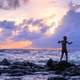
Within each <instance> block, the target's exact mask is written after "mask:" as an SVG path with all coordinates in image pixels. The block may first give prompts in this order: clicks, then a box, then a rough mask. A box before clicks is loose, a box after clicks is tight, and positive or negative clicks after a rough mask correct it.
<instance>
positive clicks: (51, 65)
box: [47, 59, 75, 72]
mask: <svg viewBox="0 0 80 80" xmlns="http://www.w3.org/2000/svg"><path fill="white" fill-rule="evenodd" d="M71 66H75V65H74V64H71V63H69V62H66V61H61V62H57V61H52V59H49V60H48V62H47V67H48V69H49V70H54V71H60V72H61V71H64V70H65V69H67V68H69V67H71Z"/></svg>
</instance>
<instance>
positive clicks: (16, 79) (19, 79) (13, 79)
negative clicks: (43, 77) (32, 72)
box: [5, 78, 22, 80]
mask: <svg viewBox="0 0 80 80" xmlns="http://www.w3.org/2000/svg"><path fill="white" fill-rule="evenodd" d="M5 80H22V79H21V78H9V79H5Z"/></svg>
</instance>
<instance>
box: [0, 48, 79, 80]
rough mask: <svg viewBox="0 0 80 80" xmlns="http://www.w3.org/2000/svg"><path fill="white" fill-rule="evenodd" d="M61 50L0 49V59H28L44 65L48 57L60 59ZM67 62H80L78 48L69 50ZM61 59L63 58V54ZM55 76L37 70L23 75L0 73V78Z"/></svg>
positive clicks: (38, 79) (44, 79) (27, 79)
mask: <svg viewBox="0 0 80 80" xmlns="http://www.w3.org/2000/svg"><path fill="white" fill-rule="evenodd" d="M60 55H61V51H59V50H26V49H20V50H19V49H11V50H9V49H6V50H0V61H1V60H3V59H4V58H6V59H8V60H10V61H12V62H14V61H24V60H25V61H30V62H33V63H35V64H38V65H45V64H46V63H47V61H48V60H49V59H53V60H54V61H59V60H60ZM68 58H69V62H71V63H75V64H76V65H77V64H80V50H74V51H69V53H68ZM63 60H65V55H64V58H63ZM44 73H45V74H44ZM51 76H57V75H53V74H50V73H47V72H43V73H40V72H37V73H36V74H33V75H25V76H19V77H17V76H6V75H1V76H0V80H19V78H20V80H47V79H48V77H51Z"/></svg>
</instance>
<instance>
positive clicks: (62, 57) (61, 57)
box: [60, 51, 64, 61]
mask: <svg viewBox="0 0 80 80" xmlns="http://www.w3.org/2000/svg"><path fill="white" fill-rule="evenodd" d="M63 55H64V51H62V53H61V58H60V61H62V58H63Z"/></svg>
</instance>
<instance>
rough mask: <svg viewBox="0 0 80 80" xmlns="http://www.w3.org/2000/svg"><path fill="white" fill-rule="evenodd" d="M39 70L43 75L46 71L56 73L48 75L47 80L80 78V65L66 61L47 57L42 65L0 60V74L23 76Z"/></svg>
mask: <svg viewBox="0 0 80 80" xmlns="http://www.w3.org/2000/svg"><path fill="white" fill-rule="evenodd" d="M39 72H40V73H42V74H43V75H47V72H51V73H52V74H53V75H54V74H56V75H57V76H52V77H49V78H48V80H80V65H75V64H73V63H70V62H66V61H61V62H57V61H53V60H52V59H49V60H48V61H47V63H46V64H45V65H44V66H43V65H37V64H34V63H32V62H28V61H22V62H21V61H15V62H11V61H9V60H7V59H3V60H2V61H0V75H3V74H6V75H9V76H24V75H33V74H38V73H39Z"/></svg>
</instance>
